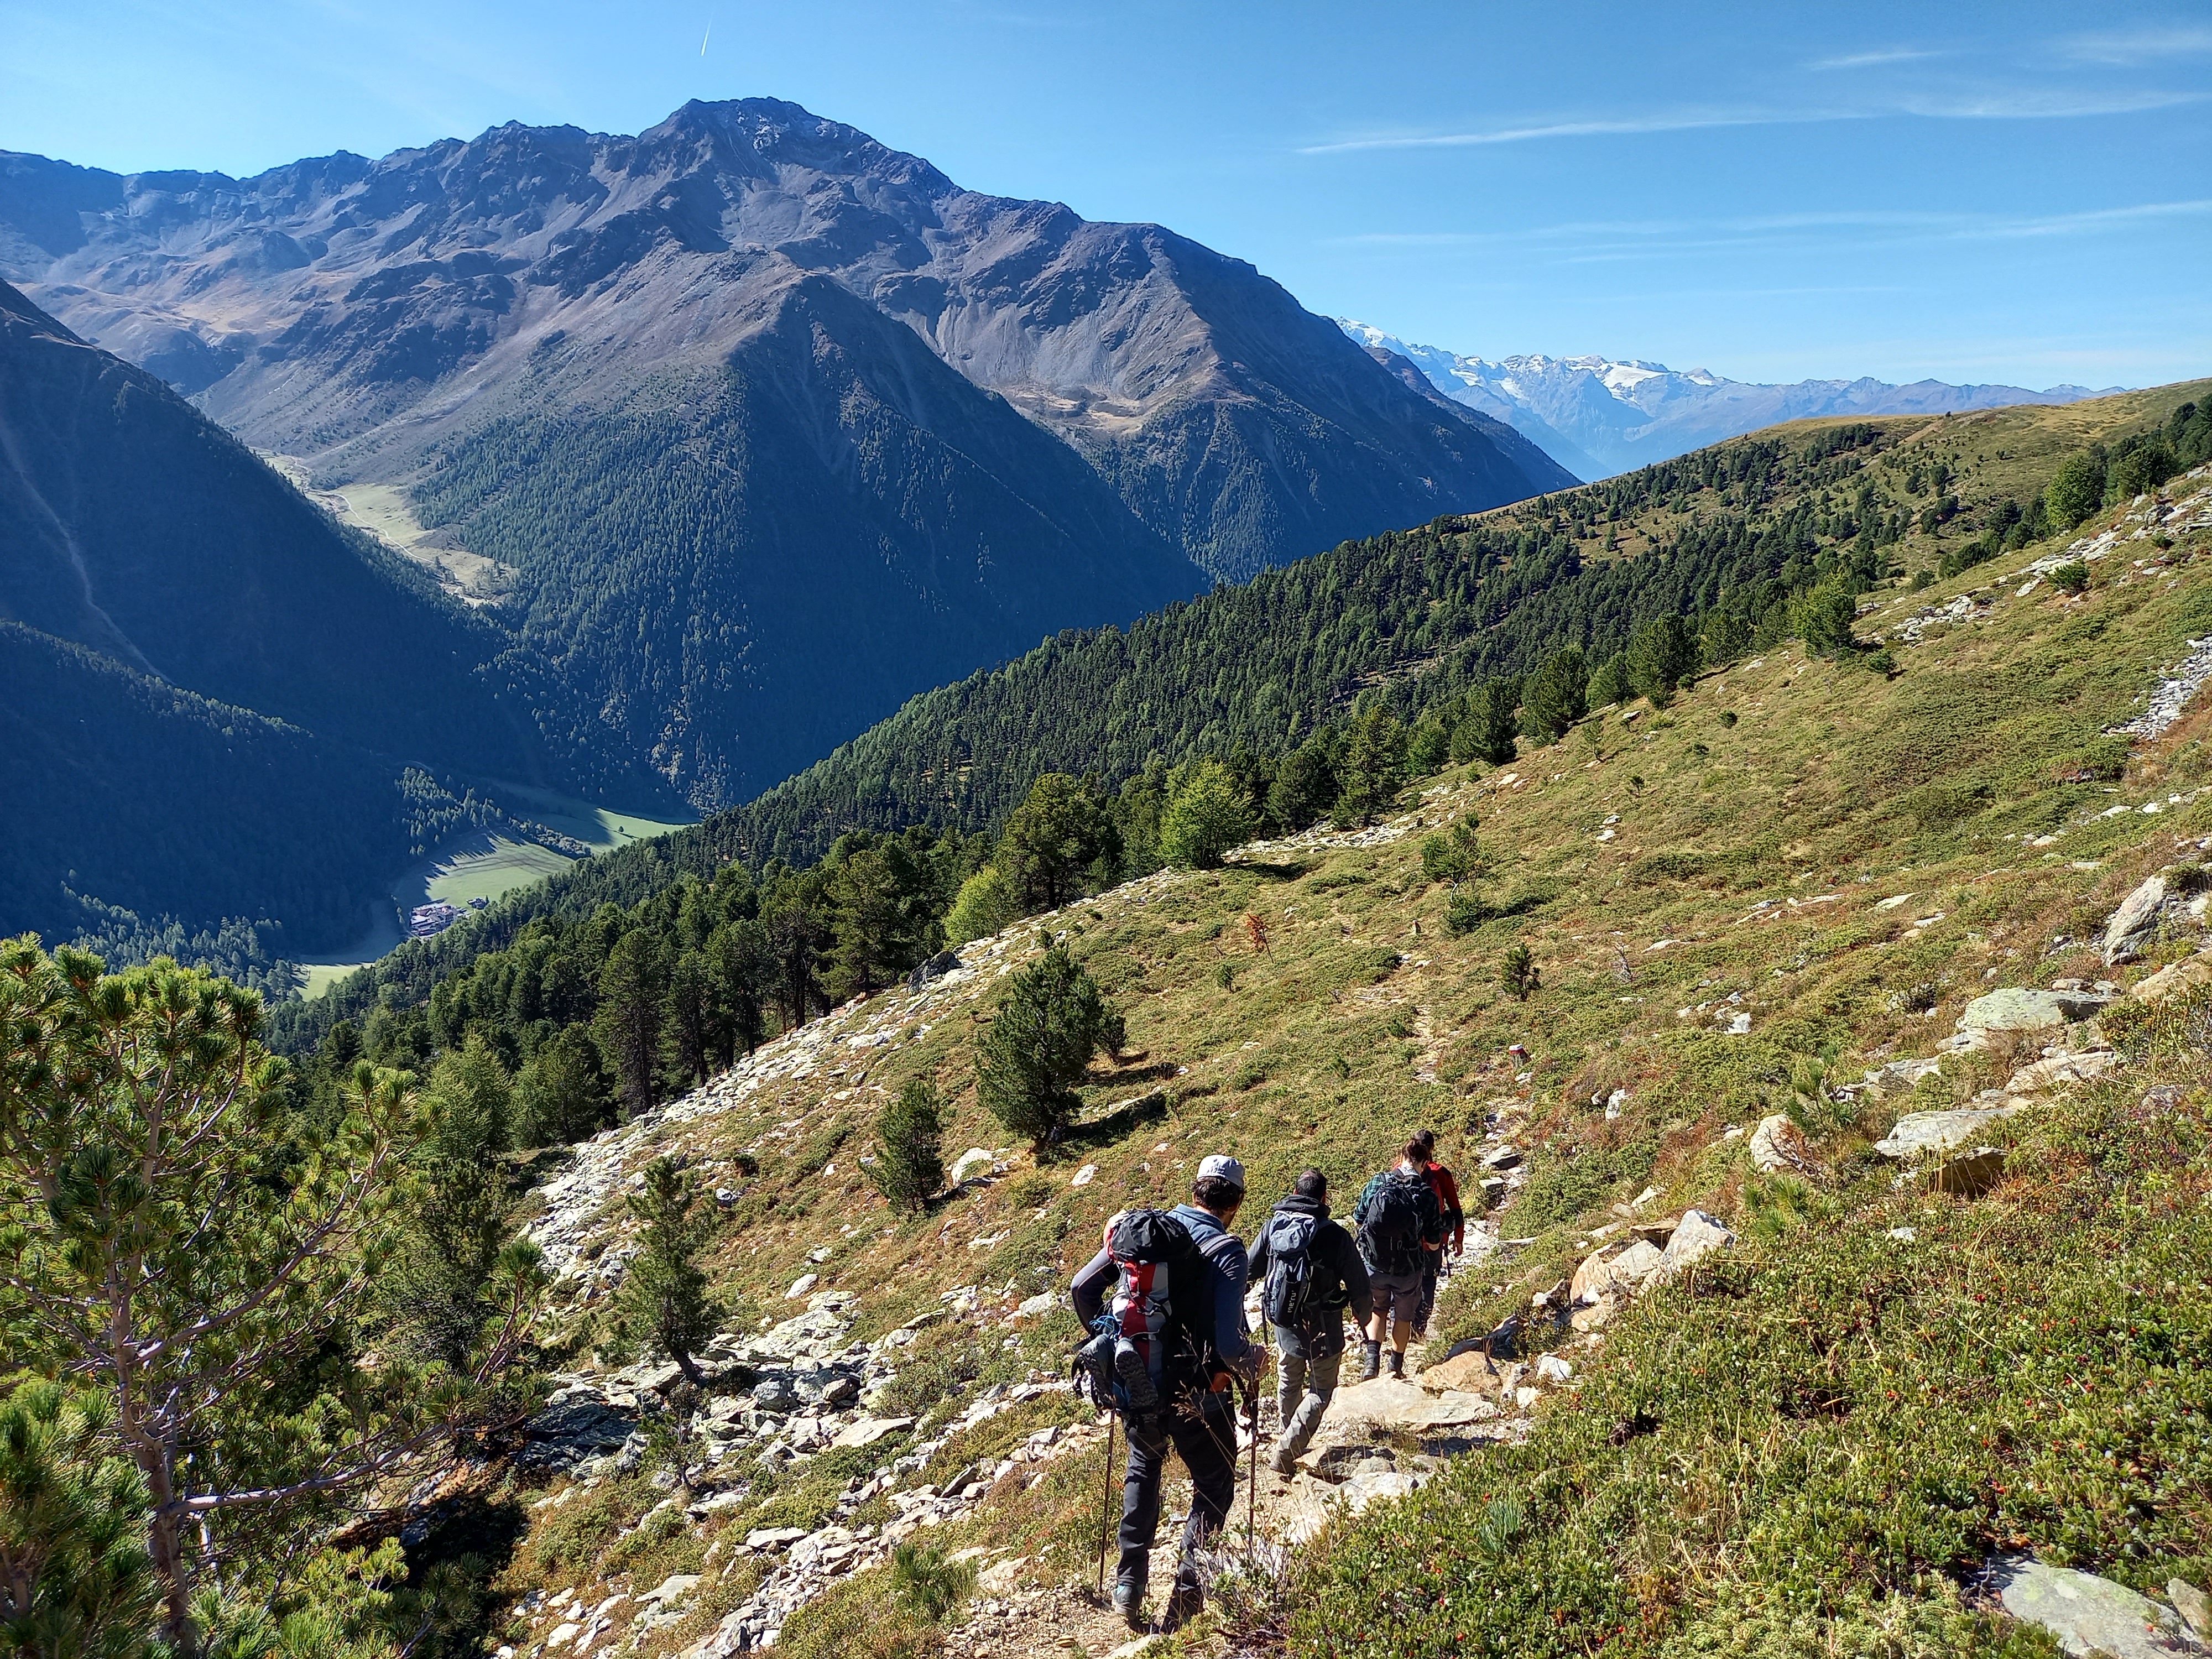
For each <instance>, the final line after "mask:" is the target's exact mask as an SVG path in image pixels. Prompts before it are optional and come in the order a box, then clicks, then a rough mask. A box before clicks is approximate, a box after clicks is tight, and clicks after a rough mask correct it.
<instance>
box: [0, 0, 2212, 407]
mask: <svg viewBox="0 0 2212 1659" xmlns="http://www.w3.org/2000/svg"><path fill="white" fill-rule="evenodd" d="M0 38H4V39H6V40H8V41H9V49H8V50H7V52H5V53H4V54H0V148H4V149H22V150H32V151H36V152H39V153H41V154H45V155H58V156H62V157H65V158H67V159H69V160H71V161H79V162H83V163H87V164H89V165H96V166H100V167H112V168H116V169H118V170H123V171H129V170H133V169H151V168H162V167H200V168H210V169H219V170H222V171H225V172H229V173H238V174H244V173H252V172H254V171H257V170H258V169H260V168H262V167H269V166H272V165H275V164H276V163H278V162H281V161H289V160H291V159H293V158H295V157H297V156H300V155H318V154H322V153H325V152H328V151H330V150H333V149H350V150H356V151H359V152H361V153H363V154H367V155H381V154H383V153H385V152H386V151H388V150H391V149H397V148H399V147H402V146H405V145H410V144H419V143H425V142H428V141H429V140H431V139H435V138H439V137H448V136H460V137H466V136H470V135H472V134H474V133H477V132H479V131H482V130H483V129H484V128H485V127H487V126H489V125H494V124H495V123H498V122H501V121H505V120H522V121H528V122H539V123H559V122H566V123H572V124H574V125H580V126H584V127H588V128H592V129H595V130H599V131H620V132H634V131H637V130H639V129H640V128H641V127H644V126H647V125H652V124H653V122H654V121H656V120H658V119H659V118H661V117H663V116H665V114H667V112H669V111H670V110H671V109H673V108H674V107H675V106H678V104H680V103H682V102H683V101H684V100H686V99H688V98H694V97H698V98H724V97H735V96H742V95H746V94H767V95H772V96H778V97H784V98H790V99H793V100H797V101H799V102H800V103H803V104H805V105H806V106H808V107H810V108H811V109H813V110H815V111H817V112H819V113H822V114H824V115H829V116H834V117H836V118H840V119H842V120H847V121H850V122H852V123H853V124H854V125H858V126H860V127H863V128H866V130H867V131H870V132H872V133H873V134H874V135H875V136H876V137H878V138H880V139H882V140H884V142H885V143H890V144H892V145H895V146H897V147H899V148H901V149H910V150H914V151H916V152H918V153H920V154H921V155H926V156H927V157H928V158H929V159H930V160H931V161H934V162H936V163H937V164H938V165H939V167H942V168H943V169H944V170H945V172H946V173H949V174H951V176H952V177H953V178H954V179H957V180H959V181H960V182H961V183H963V184H965V185H969V186H971V187H973V188H975V189H978V190H985V191H996V192H999V193H1001V194H1004V195H1009V196H1021V197H1050V198H1054V199H1057V200H1060V201H1064V202H1066V203H1067V204H1069V205H1070V206H1072V207H1073V208H1074V209H1075V210H1077V211H1078V212H1079V213H1082V214H1084V215H1085V216H1089V217H1092V218H1099V219H1152V220H1157V221H1159V222H1162V223H1164V224H1167V225H1170V226H1172V227H1174V228H1176V229H1177V230H1180V231H1182V232H1183V233H1185V234H1188V235H1191V236H1194V237H1196V238H1198V239H1199V240H1201V241H1204V242H1206V243H1209V244H1211V245H1212V246H1215V247H1218V248H1219V249H1221V250H1223V251H1224V252H1230V253H1234V254H1236V255H1238V256H1239V257H1242V258H1247V259H1249V260H1251V261H1252V262H1253V263H1254V264H1256V265H1258V266H1259V267H1260V268H1261V270H1264V271H1266V272H1267V274H1268V275H1270V276H1273V277H1275V278H1277V279H1278V280H1279V281H1281V282H1282V283H1284V284H1285V286H1287V287H1288V288H1289V289H1291V291H1292V292H1293V293H1294V294H1296V295H1297V296H1298V297H1299V298H1300V299H1301V300H1302V301H1304V303H1305V304H1306V305H1308V306H1309V307H1311V308H1313V309H1314V310H1316V311H1320V312H1323V313H1349V314H1352V315H1354V316H1358V317H1359V318H1362V319H1364V320H1366V321H1369V322H1372V323H1376V324H1378V325H1382V326H1383V327H1386V328H1389V329H1390V330H1392V331H1394V332H1396V333H1398V334H1401V335H1402V336H1404V337H1407V338H1408V339H1412V340H1416V341H1419V342H1422V343H1431V344H1437V345H1443V346H1448V347H1451V348H1453V349H1457V350H1461V351H1465V352H1470V353H1475V354H1480V355H1484V356H1504V355H1506V354H1508V353H1510V352H1515V351H1527V350H1543V351H1552V352H1563V353H1572V352H1581V351H1599V352H1604V353H1606V354H1607V355H1611V356H1641V357H1645V358H1650V359H1654V360H1656V361H1659V362H1666V363H1668V364H1670V365H1672V366H1674V367H1675V368H1693V367H1704V368H1711V369H1713V370H1715V371H1717V372H1718V373H1721V374H1729V375H1734V376H1736V377H1738V378H1741V379H1754V380H1794V379H1798V378H1801V377H1804V376H1812V375H1821V376H1827V375H1852V374H1876V375H1879V376H1881V377H1882V378H1884V379H1887V380H1913V379H1917V378H1919V377H1921V376H1923V375H1933V376H1936V377H1937V378H1941V379H1944V380H2002V381H2009V382H2012V383H2015V384H2022V385H2028V386H2044V385H2047V384H2050V383H2052V382H2056V381H2061V380H2066V381H2075V382H2079V383H2081V384H2086V385H2091V386H2106V385H2113V384H2119V385H2148V384H2153V383H2155V382H2159V381H2163V380H2176V379H2180V378H2183V377H2185V376H2190V375H2197V374H2207V373H2212V307H2208V306H2207V304H2206V295H2207V294H2208V292H2212V280H2208V276H2212V260H2208V255H2212V8H2207V7H2206V6H2204V5H2203V4H2202V3H2172V4H2166V5H2155V6H2149V5H2146V6H2137V5H2130V4H2126V3H2113V0H2102V3H2100V4H2099V5H2097V6H2094V7H2091V6H2084V5H2080V4H2074V5H2063V6H2062V5H2045V4H2036V3H2019V0H2015V3H2008V4H2005V5H2002V6H1993V5H1970V4H1953V5H1930V4H1928V3H1925V0H1922V3H1917V4H1913V5H1885V4H1880V3H1857V4H1852V5H1848V6H1837V5H1826V6H1820V7H1810V6H1789V5H1784V6H1775V5H1771V4H1770V5H1765V6H1761V7H1758V8H1755V9H1754V8H1750V7H1727V6H1719V5H1711V4H1705V5H1676V4H1656V3H1645V4H1603V5H1600V4H1592V3H1577V0H1553V3H1548V4H1542V5H1530V4H1528V3H1525V0H1523V3H1517V4H1491V3H1481V4H1468V3H1462V4H1456V5H1443V4H1399V5H1376V4H1374V3H1371V0H1370V3H1368V4H1364V5H1321V4H1297V3H1279V4H1211V5H1206V4H1191V3H1160V4H1151V3H1147V4H1127V5H1106V4H1103V3H1093V4H1081V5H1073V4H1072V5H1056V4H1047V3H1042V0H975V3H964V0H908V3H905V4H899V5H890V4H875V3H860V0H810V3H808V4H805V5H804V6H798V5H780V6H765V5H760V4H757V3H730V0H682V3H670V0H625V3H621V4H605V3H603V4H595V5H586V4H580V3H574V0H534V3H531V4H527V5H525V4H516V3H476V0H435V3H434V0H308V3H293V4H285V5H276V4H260V3H247V0H159V3H155V0H79V3H73V4H70V5H66V6H64V5H61V4H58V3H56V0H29V3H26V0H0ZM702 44H703V46H704V48H705V49H704V51H703V52H702Z"/></svg>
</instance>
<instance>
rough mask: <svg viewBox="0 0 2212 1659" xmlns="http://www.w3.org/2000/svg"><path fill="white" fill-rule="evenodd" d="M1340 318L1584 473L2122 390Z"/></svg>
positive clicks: (1592, 475) (1450, 393)
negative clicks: (1745, 439)
mask: <svg viewBox="0 0 2212 1659" xmlns="http://www.w3.org/2000/svg"><path fill="white" fill-rule="evenodd" d="M1337 325H1338V326H1339V327H1340V328H1341V329H1343V330H1344V331H1345V333H1346V334H1347V335H1348V336H1350V337H1352V339H1354V340H1357V341H1358V342H1359V343H1361V344H1363V345H1366V346H1368V347H1370V348H1371V349H1376V350H1380V351H1386V352H1389V353H1391V354H1394V355H1395V356H1399V357H1401V358H1402V359H1404V360H1405V361H1407V362H1410V363H1412V364H1413V366H1414V367H1415V368H1418V369H1419V371H1420V373H1421V374H1423V375H1425V377H1426V378H1427V380H1429V382H1430V383H1431V385H1433V386H1436V387H1437V390H1438V391H1440V392H1443V394H1444V395H1445V396H1446V397H1448V398H1451V399H1453V400H1454V401H1455V402H1457V403H1461V404H1465V405H1466V406H1467V407H1468V408H1469V409H1474V410H1481V411H1482V412H1483V413H1484V414H1486V415H1489V416H1493V417H1494V418H1496V419H1498V420H1500V421H1504V422H1506V423H1508V424H1509V425H1510V426H1512V427H1514V428H1516V429H1517V430H1519V431H1520V432H1522V433H1523V434H1525V435H1527V436H1528V437H1529V438H1530V439H1532V440H1533V441H1535V442H1536V443H1538V444H1540V445H1541V446H1542V447H1543V448H1544V451H1545V453H1547V454H1549V455H1551V456H1552V457H1553V459H1556V460H1557V461H1559V463H1560V465H1563V466H1565V467H1566V468H1568V469H1569V470H1570V471H1573V472H1574V473H1575V474H1577V476H1578V477H1582V478H1584V479H1589V480H1595V479H1598V478H1604V477H1612V476H1613V474H1614V473H1617V472H1627V471H1633V470H1634V469H1635V468H1637V467H1639V466H1649V465H1651V464H1652V463H1653V462H1654V461H1664V460H1670V459H1673V458H1674V457H1675V456H1677V455H1681V454H1686V453H1688V452H1689V451H1691V450H1692V449H1699V448H1702V447H1705V445H1707V444H1713V443H1718V442H1720V441H1722V440H1723V439H1725V438H1732V437H1735V435H1737V434H1739V433H1744V432H1753V431H1756V430H1758V429H1759V428H1761V427H1766V426H1772V425H1775V424H1777V423H1778V422H1783V421H1796V420H1804V419H1807V418H1809V417H1812V416H1823V415H1940V414H1943V413H1945V412H1947V411H1948V412H1954V413H1955V412H1959V411H1963V410H1975V409H1996V408H2001V407H2003V406H2005V405H2008V404H2068V403H2075V402H2078V401H2079V400H2080V399H2081V398H2098V397H2104V396H2107V395H2109V394H2110V393H2111V392H2117V391H2118V390H2120V388H2118V387H2117V386H2113V387H2107V388H2106V391H2105V392H2093V391H2091V390H2090V389H2089V388H2088V387H2087V386H2051V387H2047V388H2046V389H2045V390H2044V391H2041V392H2031V391H2029V390H2028V389H2027V388H2026V387H2024V386H1950V385H1947V384H1946V383H1945V382H1943V381H1942V380H1915V381H1913V382H1912V383H1911V385H1909V386H1893V385H1891V384H1889V383H1888V382H1887V381H1885V380H1873V379H1870V378H1867V377H1864V376H1862V377H1861V378H1860V379H1858V380H1798V381H1796V382H1794V383H1792V384H1790V385H1787V386H1761V385H1757V384H1754V383H1752V382H1747V381H1743V380H1727V379H1724V378H1723V377H1722V376H1720V375H1718V374H1713V373H1712V372H1711V371H1710V370H1708V369H1703V368H1693V369H1690V370H1687V371H1682V370H1677V369H1672V368H1668V367H1667V366H1666V365H1665V364H1664V363H1649V362H1641V361H1638V360H1632V361H1628V362H1613V361H1612V360H1610V359H1608V358H1605V357H1549V356H1544V355H1543V354H1541V353H1535V354H1532V355H1527V356H1516V357H1505V358H1500V359H1498V360H1496V361H1492V359H1489V358H1486V357H1462V356H1460V355H1459V354H1458V353H1456V352H1454V351H1448V350H1445V349H1443V348H1442V347H1439V346H1429V345H1409V344H1407V343H1406V342H1405V341H1403V340H1400V339H1398V338H1396V337H1394V336H1392V335H1390V334H1388V333H1385V332H1384V331H1383V330H1381V329H1379V328H1376V327H1373V326H1371V325H1369V324H1366V323H1361V322H1355V321H1353V320H1352V319H1351V318H1349V317H1340V318H1339V319H1337Z"/></svg>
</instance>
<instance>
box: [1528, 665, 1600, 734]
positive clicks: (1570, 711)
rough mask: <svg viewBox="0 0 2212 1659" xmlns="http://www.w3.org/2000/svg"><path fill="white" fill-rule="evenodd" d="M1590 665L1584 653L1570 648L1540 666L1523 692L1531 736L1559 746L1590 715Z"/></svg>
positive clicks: (1529, 678) (1530, 677)
mask: <svg viewBox="0 0 2212 1659" xmlns="http://www.w3.org/2000/svg"><path fill="white" fill-rule="evenodd" d="M1521 708H1522V714H1525V715H1526V716H1527V717H1528V721H1527V730H1528V735H1529V736H1530V737H1532V738H1534V739H1535V740H1536V741H1537V742H1538V743H1540V744H1553V743H1557V742H1558V741H1559V739H1560V738H1563V737H1565V736H1566V734H1567V731H1568V728H1569V727H1571V726H1573V725H1574V723H1575V722H1576V721H1577V720H1580V719H1582V717H1583V715H1584V714H1587V713H1588V712H1589V665H1588V664H1587V663H1586V662H1584V661H1583V653H1582V650H1581V648H1580V647H1577V646H1571V645H1570V646H1567V647H1564V648H1563V649H1560V650H1558V651H1554V652H1553V653H1552V654H1551V655H1550V656H1548V657H1547V658H1545V659H1544V660H1543V661H1542V662H1541V663H1540V664H1539V665H1537V668H1536V671H1535V672H1534V673H1533V674H1531V675H1530V676H1529V677H1528V684H1527V685H1526V686H1525V687H1524V688H1522V693H1521Z"/></svg>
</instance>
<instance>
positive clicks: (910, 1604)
mask: <svg viewBox="0 0 2212 1659" xmlns="http://www.w3.org/2000/svg"><path fill="white" fill-rule="evenodd" d="M890 1577H891V1599H892V1601H895V1602H896V1603H897V1604H898V1605H899V1606H900V1607H902V1608H904V1609H905V1610H906V1611H907V1612H908V1613H914V1614H915V1616H917V1617H918V1618H921V1619H925V1620H928V1621H929V1622H930V1623H931V1624H933V1625H941V1624H943V1623H944V1622H945V1620H946V1619H947V1618H949V1617H950V1616H951V1614H952V1613H954V1611H956V1610H957V1609H958V1608H959V1607H963V1606H965V1605H966V1603H967V1601H968V1598H969V1595H973V1594H974V1593H975V1563H974V1562H973V1561H948V1560H946V1559H945V1553H944V1552H943V1551H942V1550H938V1549H933V1548H931V1547H929V1546H927V1545H926V1544H921V1543H916V1542H915V1541H913V1540H911V1539H909V1540H908V1541H906V1542H904V1543H902V1544H897V1545H894V1546H893V1547H892V1549H891V1574H890Z"/></svg>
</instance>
